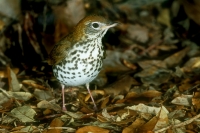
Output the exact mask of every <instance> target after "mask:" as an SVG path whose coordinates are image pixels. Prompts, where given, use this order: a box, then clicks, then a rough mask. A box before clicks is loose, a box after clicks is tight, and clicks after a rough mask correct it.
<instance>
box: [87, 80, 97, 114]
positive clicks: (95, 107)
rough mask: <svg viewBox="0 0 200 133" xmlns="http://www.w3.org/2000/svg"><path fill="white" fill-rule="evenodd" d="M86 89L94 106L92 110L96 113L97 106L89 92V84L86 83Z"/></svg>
mask: <svg viewBox="0 0 200 133" xmlns="http://www.w3.org/2000/svg"><path fill="white" fill-rule="evenodd" d="M86 88H87V90H88V93H89V94H90V97H91V99H92V102H93V104H94V109H95V110H96V111H97V110H98V109H97V105H96V104H95V102H94V99H93V97H92V93H91V92H90V88H89V83H86Z"/></svg>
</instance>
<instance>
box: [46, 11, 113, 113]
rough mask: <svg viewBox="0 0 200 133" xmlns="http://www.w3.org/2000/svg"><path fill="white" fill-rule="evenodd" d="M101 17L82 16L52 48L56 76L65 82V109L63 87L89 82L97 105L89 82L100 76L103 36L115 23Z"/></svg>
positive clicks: (50, 61) (52, 63)
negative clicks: (72, 28) (69, 31)
mask: <svg viewBox="0 0 200 133" xmlns="http://www.w3.org/2000/svg"><path fill="white" fill-rule="evenodd" d="M116 25H117V23H110V21H109V20H107V19H105V18H104V17H101V16H96V15H93V16H87V17H85V18H83V19H82V20H81V21H80V22H79V23H78V24H77V25H76V27H75V28H74V30H73V31H72V32H71V33H70V34H68V35H67V36H66V37H64V38H63V39H61V40H60V41H59V42H58V43H57V44H56V45H55V46H54V48H53V49H52V51H51V52H50V55H49V59H48V63H49V64H50V65H53V73H54V76H55V77H56V78H57V79H58V80H59V81H60V82H61V84H62V96H63V110H66V108H65V98H64V87H65V85H66V86H79V85H83V84H86V88H87V90H88V92H89V94H90V97H91V99H92V102H93V103H94V108H95V109H96V110H97V106H96V104H95V102H94V99H93V97H92V94H91V92H90V89H89V83H90V82H91V81H92V80H93V79H94V78H96V77H97V75H98V73H99V72H100V70H101V68H102V63H103V59H104V52H105V51H104V48H103V45H102V37H103V36H104V35H105V34H106V32H107V30H108V29H109V28H111V27H114V26H116Z"/></svg>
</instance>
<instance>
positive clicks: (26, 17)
mask: <svg viewBox="0 0 200 133" xmlns="http://www.w3.org/2000/svg"><path fill="white" fill-rule="evenodd" d="M19 1H20V0H18V1H14V0H10V1H9V4H8V3H6V2H5V1H2V2H1V4H0V5H1V10H0V31H1V36H0V64H1V65H0V98H1V101H0V112H1V120H0V121H1V124H0V128H1V129H0V132H43V133H55V132H56V133H61V132H77V133H84V132H93V133H97V132H103V133H104V132H105V133H108V132H110V133H117V132H123V133H141V132H144V133H147V132H148V133H150V132H155V133H165V132H169V133H171V132H173V133H185V132H198V131H199V130H200V129H199V127H200V126H199V125H200V122H199V119H200V115H199V111H200V89H199V86H200V85H199V84H200V80H199V79H200V65H199V64H200V63H199V60H200V52H199V39H198V38H199V34H198V31H199V30H200V28H199V26H200V25H199V21H198V20H199V19H198V18H199V13H198V11H199V8H197V7H198V5H200V3H199V2H198V1H194V2H195V5H193V4H191V3H188V1H186V0H183V1H169V0H153V1H148V0H144V1H139V0H135V1H132V0H127V1H123V0H121V1H116V0H112V2H111V1H105V0H100V1H83V0H74V1H65V0H58V1H51V0H49V1H43V0H41V1H28V0H25V1H21V5H20V4H19ZM134 2H135V3H134ZM25 5H28V6H25ZM38 6H40V7H42V8H41V9H38V8H37V7H38ZM14 7H16V8H14ZM99 8H101V10H99ZM8 9H9V10H8ZM193 10H195V11H196V12H197V13H196V14H192V13H191V12H192V11H193ZM22 12H23V13H22ZM91 12H94V13H98V14H100V15H103V16H105V17H106V18H109V19H110V20H111V21H117V22H118V23H119V25H118V26H117V27H116V28H113V29H111V30H109V31H108V33H107V34H106V36H105V37H104V39H103V44H104V45H105V49H106V53H107V55H106V58H105V60H104V65H103V68H102V70H101V72H100V74H99V76H98V77H97V78H96V79H95V80H94V81H93V82H92V83H91V89H92V94H93V96H94V98H95V102H96V104H97V106H98V111H97V112H95V111H94V110H93V108H92V107H93V105H92V102H91V99H90V96H89V95H88V93H87V90H86V89H85V88H84V86H77V87H71V88H68V89H67V88H66V89H65V95H66V99H65V100H66V101H67V103H66V107H67V111H62V107H61V105H62V99H61V86H60V83H59V82H58V81H57V80H56V79H55V78H54V77H53V74H52V69H51V66H48V65H47V63H46V62H45V59H46V58H47V57H48V56H47V55H48V53H49V52H50V50H51V49H52V47H53V45H54V44H55V43H56V42H57V41H59V40H60V39H61V38H62V37H63V36H64V35H66V34H68V33H69V32H70V31H71V30H72V29H73V27H74V26H75V25H76V23H77V22H78V21H79V20H80V19H81V18H82V17H84V16H85V15H88V14H90V13H91ZM179 12H181V13H183V12H184V13H185V14H184V15H183V16H182V17H183V18H180V14H179ZM11 14H12V15H11ZM171 14H172V15H171ZM195 15H196V16H195ZM194 16H195V18H196V19H194ZM21 22H23V23H21ZM194 29H195V30H194Z"/></svg>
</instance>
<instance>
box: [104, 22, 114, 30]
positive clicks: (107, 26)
mask: <svg viewBox="0 0 200 133" xmlns="http://www.w3.org/2000/svg"><path fill="white" fill-rule="evenodd" d="M117 24H118V23H113V24H111V25H105V26H102V27H101V29H102V30H105V29H109V28H111V27H114V26H116V25H117Z"/></svg>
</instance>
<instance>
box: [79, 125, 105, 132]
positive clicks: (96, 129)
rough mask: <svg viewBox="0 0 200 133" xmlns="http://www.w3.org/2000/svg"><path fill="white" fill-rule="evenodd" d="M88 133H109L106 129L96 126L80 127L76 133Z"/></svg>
mask: <svg viewBox="0 0 200 133" xmlns="http://www.w3.org/2000/svg"><path fill="white" fill-rule="evenodd" d="M88 132H92V133H109V130H107V129H103V128H100V127H97V126H85V127H81V128H79V129H78V130H77V131H76V133H88Z"/></svg>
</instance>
